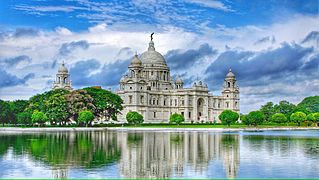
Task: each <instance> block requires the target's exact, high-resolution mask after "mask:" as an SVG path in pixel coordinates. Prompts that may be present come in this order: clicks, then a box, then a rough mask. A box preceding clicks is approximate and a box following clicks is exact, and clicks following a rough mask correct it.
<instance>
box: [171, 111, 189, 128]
mask: <svg viewBox="0 0 319 180" xmlns="http://www.w3.org/2000/svg"><path fill="white" fill-rule="evenodd" d="M184 120H185V118H184V116H183V115H181V114H177V113H174V114H172V115H170V117H169V122H170V123H176V124H178V125H179V124H180V123H182V122H184Z"/></svg>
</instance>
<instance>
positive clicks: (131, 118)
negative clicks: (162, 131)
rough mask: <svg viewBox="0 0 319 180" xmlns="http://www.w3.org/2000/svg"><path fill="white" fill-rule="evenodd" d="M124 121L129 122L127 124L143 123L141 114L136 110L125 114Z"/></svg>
mask: <svg viewBox="0 0 319 180" xmlns="http://www.w3.org/2000/svg"><path fill="white" fill-rule="evenodd" d="M126 121H127V122H128V123H129V124H135V125H136V124H141V123H143V121H144V119H143V116H142V115H141V114H139V113H138V112H136V111H131V112H128V113H127V114H126Z"/></svg>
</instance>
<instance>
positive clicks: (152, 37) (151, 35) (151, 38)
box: [151, 32, 154, 41]
mask: <svg viewBox="0 0 319 180" xmlns="http://www.w3.org/2000/svg"><path fill="white" fill-rule="evenodd" d="M153 35H154V32H152V34H151V41H153Z"/></svg>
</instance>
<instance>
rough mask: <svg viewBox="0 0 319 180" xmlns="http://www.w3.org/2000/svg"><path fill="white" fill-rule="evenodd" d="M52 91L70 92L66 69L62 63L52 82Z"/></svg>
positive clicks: (70, 84)
mask: <svg viewBox="0 0 319 180" xmlns="http://www.w3.org/2000/svg"><path fill="white" fill-rule="evenodd" d="M53 89H66V90H72V83H71V80H70V74H69V71H68V69H67V68H66V67H65V66H64V62H63V63H62V64H61V66H60V67H59V70H58V73H57V74H56V79H55V81H54V82H53Z"/></svg>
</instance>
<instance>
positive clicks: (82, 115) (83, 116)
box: [78, 110, 94, 126]
mask: <svg viewBox="0 0 319 180" xmlns="http://www.w3.org/2000/svg"><path fill="white" fill-rule="evenodd" d="M93 120H94V114H93V113H92V111H90V110H84V111H80V112H79V117H78V123H84V124H85V125H86V126H88V125H90V124H91V123H92V121H93Z"/></svg>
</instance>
